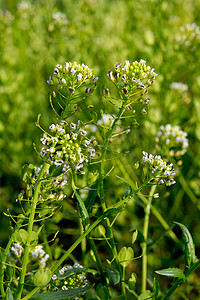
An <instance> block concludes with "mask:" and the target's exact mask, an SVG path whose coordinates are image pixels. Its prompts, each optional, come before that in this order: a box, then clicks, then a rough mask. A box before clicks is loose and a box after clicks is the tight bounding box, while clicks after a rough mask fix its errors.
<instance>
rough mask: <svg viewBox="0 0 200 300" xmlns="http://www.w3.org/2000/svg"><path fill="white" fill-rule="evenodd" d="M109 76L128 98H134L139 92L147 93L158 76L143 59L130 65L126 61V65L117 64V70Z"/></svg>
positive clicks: (109, 73)
mask: <svg viewBox="0 0 200 300" xmlns="http://www.w3.org/2000/svg"><path fill="white" fill-rule="evenodd" d="M107 75H108V77H109V79H110V80H111V81H113V82H114V83H115V84H116V85H117V86H118V87H119V88H120V89H121V92H122V93H123V94H124V95H125V96H127V97H131V96H134V94H135V93H136V91H138V90H139V91H143V93H145V92H147V89H148V88H149V87H150V86H151V85H152V84H153V82H154V79H155V78H156V76H157V74H156V73H155V72H154V69H153V68H151V67H150V66H147V65H146V61H145V60H142V59H141V60H140V61H139V62H138V61H134V62H133V63H130V62H129V61H128V60H126V61H125V64H117V65H116V67H115V70H114V71H111V70H110V71H109V72H108V74H107ZM143 93H142V94H143Z"/></svg>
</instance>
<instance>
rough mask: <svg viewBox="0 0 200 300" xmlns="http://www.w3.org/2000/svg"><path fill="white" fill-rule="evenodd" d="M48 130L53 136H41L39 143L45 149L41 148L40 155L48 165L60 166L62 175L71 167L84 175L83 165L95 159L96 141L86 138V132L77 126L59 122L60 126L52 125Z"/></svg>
mask: <svg viewBox="0 0 200 300" xmlns="http://www.w3.org/2000/svg"><path fill="white" fill-rule="evenodd" d="M49 129H50V131H51V132H52V133H54V136H51V135H49V136H47V135H46V134H44V135H43V136H42V138H41V142H42V144H43V145H45V147H43V148H42V150H41V155H43V156H44V157H45V158H47V159H48V162H49V163H50V164H54V165H55V166H56V167H60V166H62V171H63V173H67V171H68V170H69V169H70V168H72V166H73V167H74V169H75V171H80V172H81V173H82V174H84V172H83V170H82V169H83V167H84V165H85V164H86V163H88V161H89V159H91V158H94V157H95V149H94V146H95V145H96V141H95V140H92V139H89V138H87V131H86V130H84V129H83V127H81V126H79V124H75V123H70V124H68V123H67V122H66V121H61V122H60V124H52V125H51V126H50V127H49Z"/></svg>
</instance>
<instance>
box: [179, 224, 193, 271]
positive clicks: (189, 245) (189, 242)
mask: <svg viewBox="0 0 200 300" xmlns="http://www.w3.org/2000/svg"><path fill="white" fill-rule="evenodd" d="M174 223H175V224H177V225H178V226H179V227H180V228H181V230H182V231H183V237H184V243H185V249H184V252H185V266H186V268H187V269H189V268H190V267H191V266H192V265H193V264H194V263H195V262H196V259H197V258H196V255H195V245H194V242H193V239H192V236H191V234H190V232H189V230H188V229H187V227H186V226H185V225H183V224H181V223H178V222H174Z"/></svg>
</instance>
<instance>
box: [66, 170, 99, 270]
mask: <svg viewBox="0 0 200 300" xmlns="http://www.w3.org/2000/svg"><path fill="white" fill-rule="evenodd" d="M74 180H75V176H74V174H73V182H74ZM73 182H72V189H73V192H74V194H75V196H76V198H77V200H78V202H79V206H80V208H81V215H83V218H84V221H85V225H83V223H82V226H83V228H84V230H86V229H87V227H88V226H89V224H90V220H89V215H88V211H87V209H86V207H85V204H84V201H83V200H82V198H81V197H80V195H79V193H78V192H77V189H76V185H75V182H74V183H73ZM82 234H83V233H82ZM88 237H89V242H90V246H91V248H92V250H93V252H94V255H95V258H96V262H97V266H98V269H99V271H100V272H101V274H102V275H103V267H102V264H101V260H100V258H99V255H98V252H97V249H96V246H95V243H94V241H93V240H92V239H90V235H89V236H88Z"/></svg>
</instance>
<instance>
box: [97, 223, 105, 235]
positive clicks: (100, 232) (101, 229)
mask: <svg viewBox="0 0 200 300" xmlns="http://www.w3.org/2000/svg"><path fill="white" fill-rule="evenodd" d="M95 232H96V233H97V234H98V235H99V236H105V235H106V230H105V227H104V226H103V225H99V226H98V227H96V228H95Z"/></svg>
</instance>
